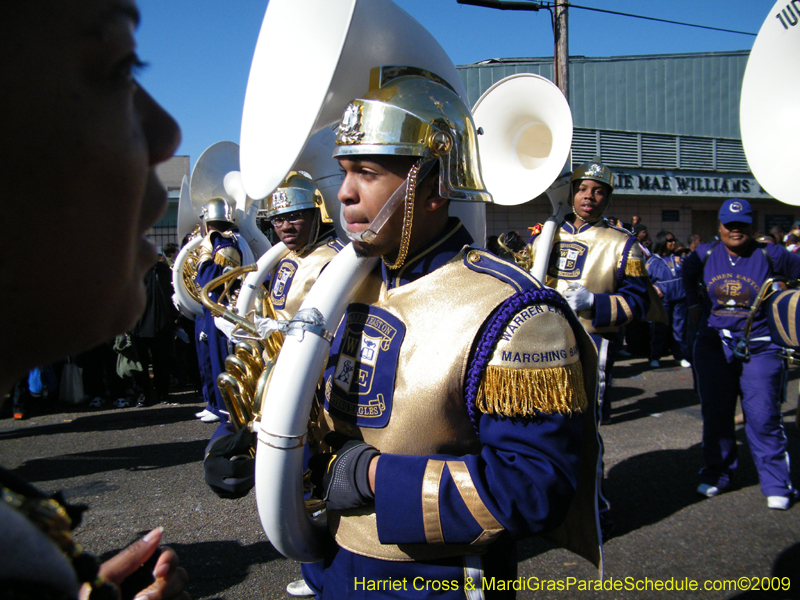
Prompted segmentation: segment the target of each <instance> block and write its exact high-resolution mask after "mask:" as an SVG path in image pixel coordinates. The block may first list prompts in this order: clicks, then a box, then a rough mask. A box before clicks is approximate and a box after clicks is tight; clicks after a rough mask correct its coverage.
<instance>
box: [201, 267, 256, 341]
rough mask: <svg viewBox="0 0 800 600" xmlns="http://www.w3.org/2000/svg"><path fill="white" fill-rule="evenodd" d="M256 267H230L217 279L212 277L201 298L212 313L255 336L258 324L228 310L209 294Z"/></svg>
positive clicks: (204, 287)
mask: <svg viewBox="0 0 800 600" xmlns="http://www.w3.org/2000/svg"><path fill="white" fill-rule="evenodd" d="M255 268H256V266H255V265H247V266H245V267H235V268H233V269H230V270H229V271H227V272H226V273H223V274H222V275H220V276H219V277H217V278H216V279H212V280H211V281H209V282H208V283H207V284H206V285H204V286H203V289H202V290H201V291H200V300H201V301H202V302H203V306H205V307H206V308H207V309H208V310H210V311H211V314H212V315H214V316H215V317H221V318H223V319H225V320H226V321H228V322H230V323H233V324H234V325H236V326H237V327H239V329H242V330H243V331H245V332H246V333H249V334H250V335H253V336H258V330H257V329H256V326H255V325H254V324H253V323H252V322H250V321H248V320H247V319H245V318H244V317H240V316H239V315H237V314H236V313H235V312H233V311H231V310H228V309H227V308H225V307H224V306H223V305H222V304H220V303H218V302H214V301H213V300H212V299H211V296H209V292H210V291H211V290H213V289H215V288H217V287H219V286H220V285H226V284H229V283H230V282H232V281H233V280H234V279H236V278H237V277H239V276H240V275H243V274H244V273H249V272H250V271H254V270H255Z"/></svg>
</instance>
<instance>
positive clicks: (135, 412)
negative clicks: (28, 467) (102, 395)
mask: <svg viewBox="0 0 800 600" xmlns="http://www.w3.org/2000/svg"><path fill="white" fill-rule="evenodd" d="M196 412H197V406H169V407H162V406H158V407H155V406H152V407H145V408H125V409H114V411H113V412H105V411H103V410H102V409H101V410H99V411H91V412H89V411H87V412H85V413H81V415H80V416H78V417H76V418H75V419H73V420H71V421H69V422H65V423H58V424H54V425H36V424H31V425H27V423H33V422H32V421H27V422H24V423H26V426H24V427H15V428H14V429H10V428H9V429H6V430H5V431H0V441H2V440H13V439H21V438H27V437H31V436H40V435H56V434H65V433H83V432H91V431H125V430H130V429H137V428H139V427H152V426H153V425H169V424H172V423H179V422H182V421H191V420H193V419H194V414H195V413H196ZM69 414H74V413H69Z"/></svg>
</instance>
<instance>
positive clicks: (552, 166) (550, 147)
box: [472, 73, 572, 281]
mask: <svg viewBox="0 0 800 600" xmlns="http://www.w3.org/2000/svg"><path fill="white" fill-rule="evenodd" d="M472 112H473V115H474V117H475V125H476V126H477V127H480V128H481V129H482V130H483V135H480V136H478V148H479V149H480V155H481V169H482V172H483V180H484V183H485V184H486V188H487V189H488V190H489V191H490V192H491V194H492V197H493V198H494V201H495V203H497V204H502V205H506V206H509V205H516V204H522V203H523V202H528V201H529V200H533V199H534V198H536V197H537V196H539V195H540V194H542V193H545V192H547V193H548V196H549V197H550V202H551V204H552V206H553V216H552V217H551V218H550V219H548V221H547V222H546V223H545V227H543V228H542V233H541V234H540V235H541V236H543V240H542V244H543V245H542V246H540V248H543V249H544V248H547V249H549V248H551V246H552V241H553V236H554V234H555V231H556V228H557V226H558V223H559V221H560V219H561V218H563V217H564V215H565V214H566V211H567V210H568V198H566V197H565V196H564V194H563V191H564V190H563V189H561V188H559V189H561V193H557V192H555V191H553V190H549V188H550V185H551V184H552V183H553V182H554V181H555V180H556V178H558V176H559V175H560V174H562V173H565V172H567V171H570V170H571V168H570V159H569V157H570V148H571V146H572V113H571V112H570V109H569V103H568V102H567V99H566V98H564V94H563V93H561V90H560V89H558V87H556V86H555V85H554V84H553V83H552V82H551V81H549V80H548V79H545V78H544V77H542V76H540V75H534V74H533V73H518V74H515V75H510V76H509V77H506V78H505V79H502V80H500V81H498V82H497V83H495V84H494V85H492V86H491V87H490V88H489V89H487V90H486V91H485V92H484V93H483V95H481V97H480V98H479V99H478V101H477V102H476V103H475V106H474V107H473V108H472ZM567 187H568V186H567ZM548 258H549V252H540V253H538V254H537V256H536V262H535V263H534V266H533V269H532V270H531V272H532V274H533V276H534V277H536V278H537V279H538V280H540V281H544V276H545V270H546V268H547V261H548Z"/></svg>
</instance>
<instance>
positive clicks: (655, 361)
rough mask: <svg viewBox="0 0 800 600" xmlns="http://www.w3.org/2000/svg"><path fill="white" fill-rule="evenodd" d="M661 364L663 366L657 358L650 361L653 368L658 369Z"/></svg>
mask: <svg viewBox="0 0 800 600" xmlns="http://www.w3.org/2000/svg"><path fill="white" fill-rule="evenodd" d="M660 366H661V363H660V362H658V361H657V360H651V361H650V367H651V368H653V369H657V368H659V367H660Z"/></svg>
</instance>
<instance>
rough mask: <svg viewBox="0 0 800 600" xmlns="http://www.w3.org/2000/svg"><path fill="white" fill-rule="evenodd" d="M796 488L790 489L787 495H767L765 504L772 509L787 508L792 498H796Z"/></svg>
mask: <svg viewBox="0 0 800 600" xmlns="http://www.w3.org/2000/svg"><path fill="white" fill-rule="evenodd" d="M797 498H798V492H797V490H792V493H791V495H789V496H767V506H768V507H769V508H772V509H774V510H788V509H789V507H790V506H791V505H792V501H793V500H797Z"/></svg>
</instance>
